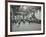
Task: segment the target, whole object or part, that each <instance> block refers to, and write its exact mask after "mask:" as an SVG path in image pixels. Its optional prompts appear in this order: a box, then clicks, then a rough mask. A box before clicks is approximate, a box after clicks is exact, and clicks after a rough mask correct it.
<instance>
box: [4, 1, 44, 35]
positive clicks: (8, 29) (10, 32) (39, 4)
mask: <svg viewBox="0 0 46 37" xmlns="http://www.w3.org/2000/svg"><path fill="white" fill-rule="evenodd" d="M5 6H6V8H5V35H6V36H24V35H41V34H45V3H44V2H27V1H7V2H6V4H5ZM14 6H17V7H18V6H19V7H20V8H22V6H23V7H25V6H31V7H32V6H33V7H32V8H34V10H35V8H36V10H37V8H41V19H42V20H41V23H40V25H41V26H40V25H38V26H40V28H41V29H40V30H39V31H37V30H36V31H35V30H34V31H30V29H29V28H27V31H26V29H25V30H23V29H22V30H18V32H17V30H16V29H15V30H16V32H15V31H14V28H13V30H12V26H11V21H10V19H11V13H10V11H11V12H12V10H10V8H11V7H14ZM35 6H36V7H35ZM14 8H15V7H14ZM14 8H12V9H14ZM29 8H30V7H29ZM25 9H26V8H25ZM18 12H19V11H18ZM20 12H23V11H21V10H20ZM22 14H23V13H22ZM17 15H19V14H18V13H17ZM17 15H16V13H15V16H17ZM36 17H37V15H36ZM35 25H36V24H35ZM14 26H15V25H14ZM24 26H25V25H24ZM26 26H27V25H26ZM26 26H25V27H26ZM38 26H36V28H37V27H38ZM22 27H23V26H22ZM15 28H16V27H15ZM38 28H39V27H38ZM28 29H29V31H28ZM19 31H20V32H19Z"/></svg>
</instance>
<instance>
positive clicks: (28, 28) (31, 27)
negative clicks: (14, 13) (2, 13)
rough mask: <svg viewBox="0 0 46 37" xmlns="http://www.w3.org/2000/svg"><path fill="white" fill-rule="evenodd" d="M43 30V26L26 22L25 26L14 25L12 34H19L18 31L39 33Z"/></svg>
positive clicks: (21, 24) (22, 24)
mask: <svg viewBox="0 0 46 37" xmlns="http://www.w3.org/2000/svg"><path fill="white" fill-rule="evenodd" d="M38 30H41V24H37V23H30V24H29V23H28V22H25V24H24V23H23V22H21V23H20V25H19V24H18V23H17V24H12V32H18V31H38Z"/></svg>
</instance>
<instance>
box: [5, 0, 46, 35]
mask: <svg viewBox="0 0 46 37" xmlns="http://www.w3.org/2000/svg"><path fill="white" fill-rule="evenodd" d="M8 2H14V3H15V2H16V3H32V4H43V33H33V34H17V35H8ZM41 34H45V3H44V2H27V1H6V2H5V35H6V36H24V35H41Z"/></svg>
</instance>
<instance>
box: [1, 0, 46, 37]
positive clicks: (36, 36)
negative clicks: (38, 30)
mask: <svg viewBox="0 0 46 37" xmlns="http://www.w3.org/2000/svg"><path fill="white" fill-rule="evenodd" d="M22 1H23V0H22ZM24 1H35V2H45V3H46V0H24ZM45 6H46V4H45ZM45 8H46V7H45ZM45 12H46V11H45ZM45 19H46V13H45ZM45 28H46V23H45ZM4 34H5V1H4V0H0V37H5V35H4ZM13 37H46V29H45V34H44V35H29V36H13Z"/></svg>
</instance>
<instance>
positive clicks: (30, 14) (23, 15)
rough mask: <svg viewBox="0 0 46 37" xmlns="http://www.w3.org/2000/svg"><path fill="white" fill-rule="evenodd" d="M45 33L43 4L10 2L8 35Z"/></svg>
mask: <svg viewBox="0 0 46 37" xmlns="http://www.w3.org/2000/svg"><path fill="white" fill-rule="evenodd" d="M32 33H43V4H32V3H16V2H14V3H11V2H8V35H13V34H14V35H17V34H32Z"/></svg>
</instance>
